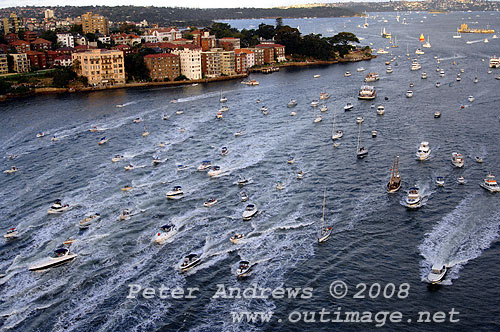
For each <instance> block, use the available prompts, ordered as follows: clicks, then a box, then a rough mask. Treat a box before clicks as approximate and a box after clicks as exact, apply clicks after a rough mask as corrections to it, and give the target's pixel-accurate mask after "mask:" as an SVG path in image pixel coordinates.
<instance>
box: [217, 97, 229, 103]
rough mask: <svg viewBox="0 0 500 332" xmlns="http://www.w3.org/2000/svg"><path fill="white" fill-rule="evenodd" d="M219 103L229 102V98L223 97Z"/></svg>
mask: <svg viewBox="0 0 500 332" xmlns="http://www.w3.org/2000/svg"><path fill="white" fill-rule="evenodd" d="M219 102H220V103H225V102H227V98H226V97H221V98H220V99H219Z"/></svg>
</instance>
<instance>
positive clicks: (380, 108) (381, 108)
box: [377, 105, 385, 115]
mask: <svg viewBox="0 0 500 332" xmlns="http://www.w3.org/2000/svg"><path fill="white" fill-rule="evenodd" d="M384 113H385V107H384V105H378V107H377V114H378V115H384Z"/></svg>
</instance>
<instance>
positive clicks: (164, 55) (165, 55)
mask: <svg viewBox="0 0 500 332" xmlns="http://www.w3.org/2000/svg"><path fill="white" fill-rule="evenodd" d="M144 57H145V58H169V57H173V58H175V57H179V56H178V55H177V54H172V53H158V54H148V55H146V56H144Z"/></svg>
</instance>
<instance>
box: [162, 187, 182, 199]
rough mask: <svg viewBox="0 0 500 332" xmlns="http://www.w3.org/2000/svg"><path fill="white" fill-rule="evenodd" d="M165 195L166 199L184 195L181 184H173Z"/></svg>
mask: <svg viewBox="0 0 500 332" xmlns="http://www.w3.org/2000/svg"><path fill="white" fill-rule="evenodd" d="M166 196H167V198H168V199H179V198H182V197H183V196H184V191H182V187H181V186H175V187H173V188H172V190H171V191H167V193H166Z"/></svg>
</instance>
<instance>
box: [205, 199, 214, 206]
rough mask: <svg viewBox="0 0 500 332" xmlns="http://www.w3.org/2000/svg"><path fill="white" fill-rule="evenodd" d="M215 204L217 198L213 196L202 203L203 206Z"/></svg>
mask: <svg viewBox="0 0 500 332" xmlns="http://www.w3.org/2000/svg"><path fill="white" fill-rule="evenodd" d="M215 204H217V200H216V199H215V198H210V199H209V200H208V201H206V202H205V203H203V206H204V207H211V206H213V205H215Z"/></svg>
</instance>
